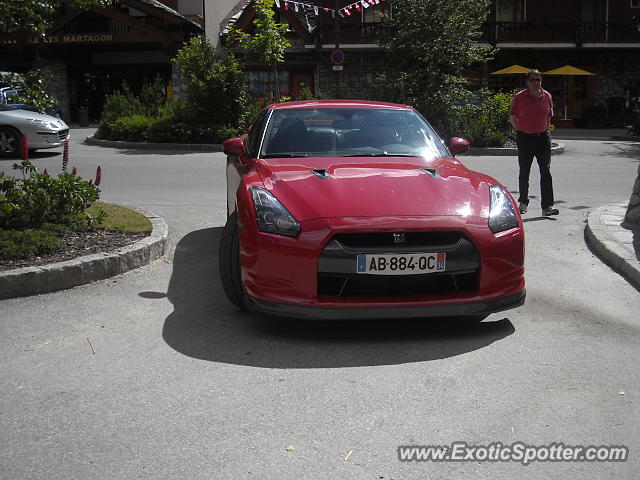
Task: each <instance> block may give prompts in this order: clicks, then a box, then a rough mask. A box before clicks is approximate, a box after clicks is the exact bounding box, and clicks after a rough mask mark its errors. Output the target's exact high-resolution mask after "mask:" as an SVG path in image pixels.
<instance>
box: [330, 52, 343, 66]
mask: <svg viewBox="0 0 640 480" xmlns="http://www.w3.org/2000/svg"><path fill="white" fill-rule="evenodd" d="M331 62H332V63H333V64H334V65H340V64H342V63H343V62H344V52H343V51H342V50H334V51H333V52H331Z"/></svg>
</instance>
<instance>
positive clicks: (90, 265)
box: [0, 208, 169, 299]
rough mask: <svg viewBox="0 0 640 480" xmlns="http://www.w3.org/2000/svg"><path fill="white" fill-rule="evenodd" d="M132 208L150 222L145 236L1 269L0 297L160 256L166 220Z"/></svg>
mask: <svg viewBox="0 0 640 480" xmlns="http://www.w3.org/2000/svg"><path fill="white" fill-rule="evenodd" d="M134 210H135V211H136V212H138V213H141V214H142V215H144V216H146V217H147V218H148V219H149V220H150V221H151V224H152V226H153V230H152V232H151V235H149V236H148V237H145V238H143V239H142V240H140V241H138V242H136V243H133V244H131V245H127V246H125V247H121V248H119V249H117V250H115V251H113V252H104V253H95V254H92V255H85V256H84V257H78V258H74V259H72V260H67V261H64V262H58V263H52V264H49V265H42V266H39V267H25V268H16V269H14V270H6V271H3V272H0V299H6V298H15V297H26V296H29V295H37V294H41V293H49V292H55V291H58V290H66V289H68V288H73V287H77V286H79V285H85V284H87V283H91V282H95V281H98V280H104V279H105V278H109V277H113V276H116V275H120V274H122V273H125V272H128V271H129V270H133V269H135V268H139V267H142V266H143V265H147V264H149V263H151V262H152V261H154V260H157V259H158V258H160V257H162V256H163V255H164V252H165V248H166V243H167V235H168V231H169V230H168V227H167V224H166V222H165V221H164V219H163V218H161V217H158V216H157V215H154V214H153V213H150V212H147V211H145V210H143V209H141V208H136V209H134Z"/></svg>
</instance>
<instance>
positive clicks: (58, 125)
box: [0, 110, 68, 128]
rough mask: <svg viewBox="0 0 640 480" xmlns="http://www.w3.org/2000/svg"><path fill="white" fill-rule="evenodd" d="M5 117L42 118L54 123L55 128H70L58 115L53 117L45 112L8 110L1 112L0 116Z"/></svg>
mask: <svg viewBox="0 0 640 480" xmlns="http://www.w3.org/2000/svg"><path fill="white" fill-rule="evenodd" d="M1 117H4V118H5V119H7V120H10V119H11V118H20V119H23V120H27V119H30V118H31V119H35V120H42V121H44V122H47V123H49V124H52V125H53V128H68V126H67V124H66V123H65V122H64V121H63V120H61V119H59V118H56V117H52V116H51V115H46V114H44V113H38V112H32V111H30V110H6V111H1V112H0V118H1Z"/></svg>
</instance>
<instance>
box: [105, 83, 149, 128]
mask: <svg viewBox="0 0 640 480" xmlns="http://www.w3.org/2000/svg"><path fill="white" fill-rule="evenodd" d="M143 113H145V112H144V108H143V105H142V102H141V101H140V100H139V99H138V98H137V97H136V96H135V95H134V94H133V93H132V92H131V89H130V88H129V85H127V82H122V92H120V91H116V92H115V93H113V94H112V95H108V96H107V98H106V99H105V102H104V106H103V108H102V116H101V117H100V124H101V126H102V125H103V124H106V125H111V124H112V123H113V122H115V121H116V120H117V119H119V118H122V117H130V116H132V115H139V114H143Z"/></svg>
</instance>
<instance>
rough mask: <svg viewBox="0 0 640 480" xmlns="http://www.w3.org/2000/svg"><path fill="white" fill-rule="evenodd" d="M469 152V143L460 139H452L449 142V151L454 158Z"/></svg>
mask: <svg viewBox="0 0 640 480" xmlns="http://www.w3.org/2000/svg"><path fill="white" fill-rule="evenodd" d="M467 150H469V141H468V140H465V139H464V138H462V137H453V138H452V139H450V140H449V151H450V152H451V153H452V154H453V156H454V157H455V156H456V155H458V154H460V153H464V152H466V151H467Z"/></svg>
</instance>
